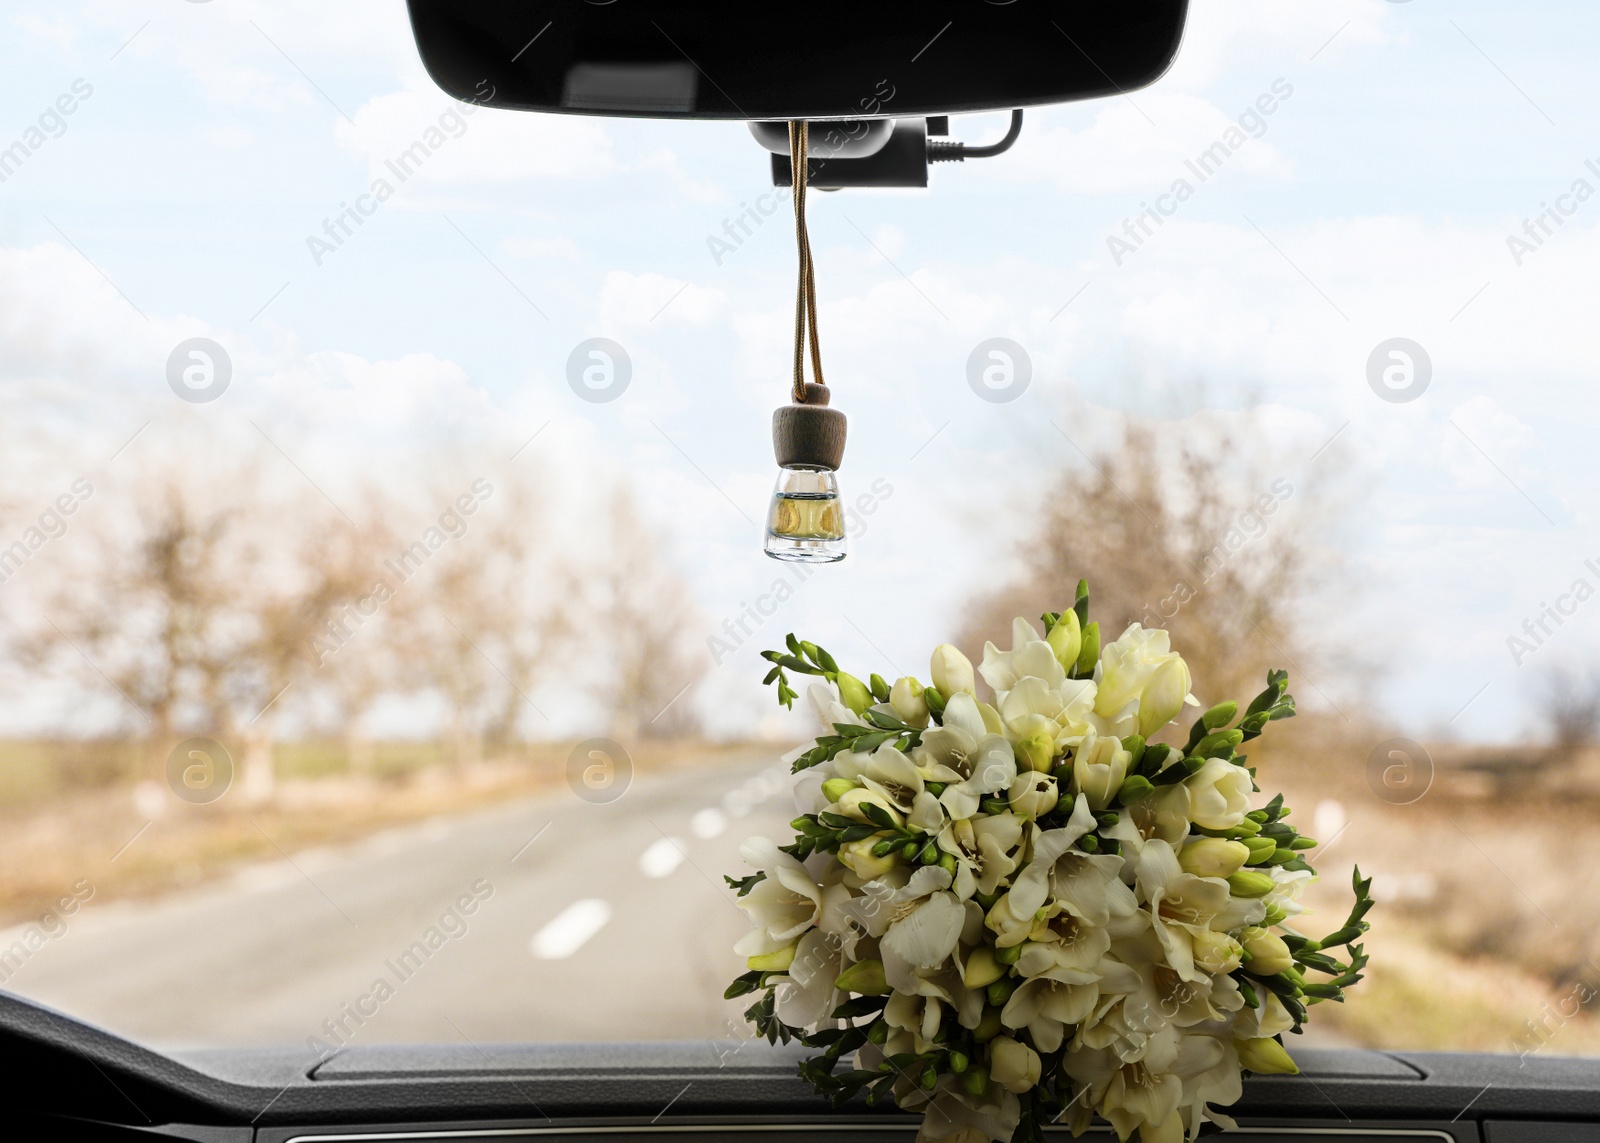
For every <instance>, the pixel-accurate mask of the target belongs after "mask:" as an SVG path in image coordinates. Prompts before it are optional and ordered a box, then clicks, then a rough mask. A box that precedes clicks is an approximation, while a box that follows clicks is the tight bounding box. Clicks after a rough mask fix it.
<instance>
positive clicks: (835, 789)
mask: <svg viewBox="0 0 1600 1143" xmlns="http://www.w3.org/2000/svg"><path fill="white" fill-rule="evenodd" d="M855 788H856V784H855V783H854V782H853V781H851V780H850V779H849V778H829V779H828V780H827V781H826V782H824V783H822V796H823V797H824V798H827V799H828V801H829V802H837V801H839V800H840V799H841V798H843V797H844V796H845V795H846V794H848V793H849V792H850V791H851V790H853V789H855Z"/></svg>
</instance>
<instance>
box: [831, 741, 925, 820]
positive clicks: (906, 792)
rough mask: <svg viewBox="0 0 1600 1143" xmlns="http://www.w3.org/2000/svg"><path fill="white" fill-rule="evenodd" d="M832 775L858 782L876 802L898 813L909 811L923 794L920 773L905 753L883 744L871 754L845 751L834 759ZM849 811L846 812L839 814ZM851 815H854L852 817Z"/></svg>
mask: <svg viewBox="0 0 1600 1143" xmlns="http://www.w3.org/2000/svg"><path fill="white" fill-rule="evenodd" d="M833 769H834V773H836V774H838V776H839V777H841V778H850V779H853V780H855V781H857V782H860V783H861V784H862V785H863V786H864V787H865V788H866V789H868V790H870V791H872V793H874V794H876V795H878V799H880V800H881V802H882V803H883V804H885V805H887V806H890V807H892V808H893V809H894V810H896V811H897V812H898V813H899V814H907V813H910V812H911V806H912V803H913V802H915V801H916V797H917V795H918V794H920V793H922V791H923V787H924V783H923V780H922V774H921V772H920V771H919V770H918V769H917V766H916V763H914V762H913V761H912V760H911V759H910V758H909V757H908V756H907V755H906V754H905V752H904V751H901V750H896V749H895V748H894V747H893V746H891V745H889V744H888V743H885V744H884V745H882V746H880V747H878V748H877V749H876V750H874V751H873V752H872V753H871V754H852V753H850V752H848V751H846V752H845V753H843V754H840V755H839V756H838V757H837V758H835V759H834V760H833ZM842 812H848V811H842ZM852 816H854V815H852Z"/></svg>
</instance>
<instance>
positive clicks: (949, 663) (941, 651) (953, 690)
mask: <svg viewBox="0 0 1600 1143" xmlns="http://www.w3.org/2000/svg"><path fill="white" fill-rule="evenodd" d="M928 672H929V674H931V675H932V676H933V685H934V686H936V687H938V688H939V693H940V694H941V695H943V696H944V697H945V699H946V700H947V701H948V700H949V699H950V698H952V697H953V696H955V695H956V694H957V693H958V692H960V691H965V692H966V693H967V694H969V695H976V694H977V693H978V681H977V676H976V675H974V674H973V671H972V662H971V660H969V659H968V658H967V657H966V656H965V655H963V654H962V653H961V652H960V651H959V650H957V649H956V648H955V647H954V646H953V645H951V644H949V643H940V644H939V645H938V646H937V647H935V648H934V649H933V661H932V662H931V663H930V664H929V665H928Z"/></svg>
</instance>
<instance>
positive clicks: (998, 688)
mask: <svg viewBox="0 0 1600 1143" xmlns="http://www.w3.org/2000/svg"><path fill="white" fill-rule="evenodd" d="M978 671H979V673H980V674H982V675H983V681H984V682H986V683H988V684H989V686H990V687H991V688H992V689H993V690H994V693H995V694H996V695H998V696H1000V697H1001V698H1002V699H1003V698H1004V696H1005V694H1006V692H1007V691H1009V690H1011V689H1012V688H1013V687H1015V686H1016V685H1017V684H1018V683H1019V682H1021V681H1022V680H1023V679H1028V678H1033V679H1038V680H1040V681H1041V682H1042V683H1044V684H1045V686H1046V687H1047V688H1048V689H1050V690H1056V689H1059V688H1060V686H1061V684H1062V683H1064V682H1066V681H1067V672H1066V671H1065V670H1064V669H1063V668H1062V666H1061V663H1060V661H1059V660H1058V659H1057V658H1056V653H1055V651H1053V650H1052V649H1051V648H1050V644H1049V643H1047V642H1045V641H1044V639H1043V638H1042V637H1041V636H1040V635H1039V632H1038V631H1036V630H1034V627H1033V624H1031V623H1029V622H1028V621H1027V620H1026V619H1023V618H1021V617H1018V618H1017V619H1014V620H1012V622H1011V650H1009V651H1002V650H1000V648H998V647H996V646H995V645H994V644H993V643H985V644H984V645H983V665H982V666H980V667H979V668H978Z"/></svg>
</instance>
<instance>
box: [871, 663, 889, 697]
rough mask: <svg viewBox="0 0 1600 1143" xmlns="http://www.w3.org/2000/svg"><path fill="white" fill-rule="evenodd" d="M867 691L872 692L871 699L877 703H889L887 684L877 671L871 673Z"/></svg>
mask: <svg viewBox="0 0 1600 1143" xmlns="http://www.w3.org/2000/svg"><path fill="white" fill-rule="evenodd" d="M867 690H869V691H871V692H872V697H873V698H874V699H875V700H877V701H878V702H888V701H889V684H888V683H887V682H885V681H884V678H883V676H882V675H880V674H878V672H877V671H873V672H872V674H871V676H869V677H868V679H867Z"/></svg>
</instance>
